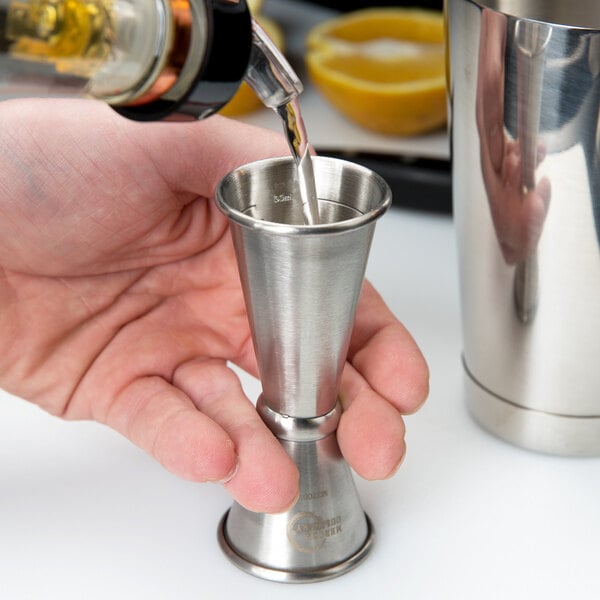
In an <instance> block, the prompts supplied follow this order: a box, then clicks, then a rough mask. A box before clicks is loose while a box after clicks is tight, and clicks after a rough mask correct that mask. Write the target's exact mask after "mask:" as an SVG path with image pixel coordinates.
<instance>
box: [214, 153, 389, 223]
mask: <svg viewBox="0 0 600 600" xmlns="http://www.w3.org/2000/svg"><path fill="white" fill-rule="evenodd" d="M312 161H313V168H314V171H315V180H316V183H317V186H318V180H319V177H318V174H317V170H318V169H321V168H330V169H335V170H336V171H338V170H341V171H343V170H344V169H345V170H346V171H347V172H353V173H355V174H356V175H362V176H363V181H365V182H366V183H369V184H370V185H372V186H373V189H374V192H373V195H374V196H375V195H378V196H380V200H379V201H377V202H374V203H373V205H372V206H371V207H369V210H368V211H365V212H362V213H361V214H359V215H357V216H354V217H350V218H348V219H343V220H340V221H333V222H329V223H317V224H292V223H281V222H277V221H267V220H264V219H259V218H257V217H254V216H252V215H250V214H247V213H246V212H244V211H241V210H238V209H237V208H234V207H233V206H231V205H230V204H229V203H228V202H227V200H226V199H225V198H224V193H223V189H224V188H225V187H226V186H227V185H228V183H229V182H231V181H232V180H233V179H234V178H235V177H237V176H239V175H240V174H243V173H244V172H249V171H250V170H254V171H259V170H261V169H267V168H269V169H274V168H276V167H277V166H278V165H282V164H289V165H292V166H294V159H293V158H292V157H291V156H290V157H287V156H278V157H274V158H264V159H261V160H257V161H253V162H250V163H246V164H244V165H241V166H239V167H237V168H235V169H233V170H232V171H230V172H229V173H227V174H226V175H225V176H224V177H223V178H222V179H221V180H220V181H219V183H218V184H217V187H216V192H215V200H216V203H217V206H218V207H219V209H220V210H221V212H222V213H223V214H225V215H226V216H227V217H228V218H229V219H231V220H232V221H234V222H236V223H238V224H240V225H243V226H245V227H248V228H250V229H255V230H261V231H267V232H270V233H276V234H282V235H314V234H317V235H323V234H332V233H341V232H346V231H349V230H352V229H358V228H360V227H363V226H364V225H366V224H367V223H370V222H371V221H375V220H377V219H378V218H379V217H380V216H381V215H382V214H383V213H385V212H386V211H387V209H388V208H389V207H390V205H391V203H392V191H391V189H390V187H389V185H388V184H387V182H386V181H385V179H384V178H383V177H381V175H379V174H377V173H375V171H372V170H371V169H369V168H368V167H365V166H363V165H360V164H358V163H355V162H352V161H350V160H345V159H342V158H333V157H330V156H313V157H312ZM332 174H333V171H332ZM366 183H363V185H366ZM375 190H378V192H376V191H375ZM317 195H319V189H318V188H317ZM319 202H329V203H332V204H334V203H335V204H341V205H348V203H345V202H340V201H339V200H336V199H331V198H326V197H323V198H321V197H320V195H319ZM248 208H252V206H249V207H248ZM352 208H354V209H355V210H357V211H358V209H357V208H356V207H352Z"/></svg>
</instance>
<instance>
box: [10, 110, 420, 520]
mask: <svg viewBox="0 0 600 600" xmlns="http://www.w3.org/2000/svg"><path fill="white" fill-rule="evenodd" d="M287 154H288V149H287V146H286V144H285V141H284V139H283V136H279V135H277V134H276V133H274V132H269V131H265V130H261V129H257V128H252V127H249V126H246V125H242V124H240V123H236V122H234V121H231V120H228V119H225V118H223V117H220V116H213V117H210V118H209V119H206V120H204V121H201V122H194V123H186V124H184V123H135V122H132V121H128V120H126V119H124V118H122V117H120V116H119V115H117V114H116V113H115V112H114V111H112V110H111V109H110V108H108V107H106V106H103V105H100V104H98V103H95V102H91V101H79V100H76V101H72V100H68V101H64V100H60V101H59V100H46V99H44V100H32V101H24V100H18V101H10V102H3V103H1V104H0V163H1V168H0V267H1V270H0V305H1V307H2V310H1V311H0V335H1V336H2V341H3V352H2V354H1V356H0V385H1V386H2V387H3V388H4V389H6V390H7V391H9V392H11V393H13V394H15V395H18V396H20V397H22V398H26V399H28V400H30V401H32V402H34V403H36V404H38V405H39V406H41V407H42V408H44V409H45V410H47V411H48V412H50V413H52V414H54V415H58V416H61V417H64V418H66V419H94V420H96V421H99V422H100V423H104V424H106V425H108V426H110V427H112V428H114V429H115V430H117V431H119V432H121V433H122V434H123V435H125V436H126V437H127V438H129V439H130V440H131V441H132V442H134V443H135V444H137V445H138V446H140V447H141V448H143V449H145V450H146V451H147V452H149V453H150V454H151V455H153V456H154V457H155V458H156V459H157V460H158V461H160V463H162V464H163V465H164V466H165V467H166V468H167V469H169V470H170V471H172V472H173V473H175V474H177V475H179V476H181V477H184V478H187V479H190V480H194V481H215V482H216V481H220V482H223V484H224V485H225V487H226V488H227V489H228V490H229V492H230V493H231V494H232V495H233V497H234V498H235V499H236V500H237V501H238V502H240V503H241V504H242V505H244V506H246V507H247V508H250V509H251V510H257V511H266V512H277V511H281V510H284V509H286V508H288V507H289V506H291V505H292V504H293V502H294V501H295V500H296V497H297V494H298V473H297V469H296V467H295V465H294V464H293V462H292V461H291V459H290V458H289V457H288V456H287V454H286V453H285V452H284V451H283V449H282V448H281V446H280V444H279V443H278V441H277V440H276V439H275V438H274V437H273V435H272V434H271V433H270V432H269V431H268V429H267V428H266V427H265V425H264V424H263V423H262V421H261V420H260V418H259V417H258V415H257V413H256V411H255V409H254V406H253V405H252V403H251V402H250V401H249V400H248V399H247V398H246V397H245V395H244V393H243V390H242V388H241V385H240V382H239V380H238V379H237V376H236V375H235V374H234V372H233V371H231V370H230V369H229V368H228V366H227V365H228V361H231V362H232V363H235V364H237V365H239V366H240V367H241V368H243V369H245V370H247V371H248V372H250V373H252V374H253V375H256V373H257V368H256V360H255V356H254V352H253V347H252V341H251V337H250V332H249V327H248V322H247V317H246V312H245V305H244V301H243V297H242V292H241V287H240V284H239V278H238V274H237V266H236V262H235V256H234V253H233V248H232V243H231V240H230V236H229V232H228V227H227V221H226V219H225V218H224V216H223V215H221V213H220V212H219V211H218V209H217V208H216V207H215V205H214V203H213V202H212V200H211V198H212V196H213V193H214V189H215V186H216V184H217V182H218V181H219V179H220V178H221V177H222V176H223V175H224V174H225V173H227V172H228V171H230V170H231V169H232V168H234V167H236V166H239V165H240V164H243V163H246V162H250V161H253V160H257V159H260V158H266V157H270V156H280V155H287ZM427 391H428V373H427V367H426V364H425V362H424V360H423V357H422V355H421V353H420V352H419V350H418V348H417V346H416V345H415V343H414V341H413V340H412V338H411V337H410V335H409V334H408V332H407V331H406V330H405V329H404V328H403V327H402V325H401V324H400V323H399V322H398V321H397V320H396V319H395V318H394V316H393V315H392V314H391V312H390V311H389V310H388V309H387V308H386V307H385V305H384V303H383V301H382V299H381V298H380V297H379V296H378V295H377V293H376V292H375V291H374V290H373V289H372V287H371V286H369V285H368V284H366V285H365V289H364V293H363V295H362V298H361V301H360V306H359V308H358V315H357V321H356V327H355V331H354V334H353V340H352V343H351V348H350V355H349V363H348V364H347V368H346V370H345V373H344V377H343V384H342V390H341V396H342V398H343V405H344V408H345V412H344V414H343V416H342V419H341V421H340V425H339V428H338V436H339V442H340V447H341V449H342V451H343V453H344V454H345V456H346V458H347V460H348V461H349V463H350V465H351V466H352V467H354V469H355V470H356V471H357V472H358V473H359V474H360V475H362V476H363V477H366V478H368V479H375V478H383V477H387V476H389V475H391V474H392V473H393V472H394V471H395V469H396V468H397V466H398V465H399V464H400V462H401V460H402V457H403V455H404V424H403V421H402V417H401V414H402V413H410V412H413V411H414V410H416V409H417V407H418V406H419V405H420V404H421V403H422V402H423V400H424V399H425V397H426V395H427Z"/></svg>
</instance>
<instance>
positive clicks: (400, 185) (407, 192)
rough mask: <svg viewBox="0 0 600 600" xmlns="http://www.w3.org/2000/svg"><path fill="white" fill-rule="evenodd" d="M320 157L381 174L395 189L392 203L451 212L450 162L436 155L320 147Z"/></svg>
mask: <svg viewBox="0 0 600 600" xmlns="http://www.w3.org/2000/svg"><path fill="white" fill-rule="evenodd" d="M317 153H318V154H319V155H321V156H332V157H334V158H342V159H345V160H350V161H352V162H355V163H358V164H360V165H363V166H365V167H367V168H369V169H371V170H372V171H375V173H377V174H379V175H381V177H383V178H384V179H385V180H386V182H387V183H388V185H389V186H390V188H391V190H392V205H393V206H397V207H402V208H409V209H414V210H420V211H425V212H431V213H437V214H443V215H451V214H452V174H451V168H450V161H449V160H444V159H435V158H412V157H406V156H398V157H395V156H384V155H381V154H369V153H365V152H340V151H337V150H327V149H324V148H318V149H317Z"/></svg>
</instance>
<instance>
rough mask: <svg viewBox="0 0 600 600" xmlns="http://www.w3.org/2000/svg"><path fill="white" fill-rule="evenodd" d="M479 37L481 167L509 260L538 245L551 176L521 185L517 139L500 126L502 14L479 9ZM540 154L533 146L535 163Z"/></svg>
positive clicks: (525, 255)
mask: <svg viewBox="0 0 600 600" xmlns="http://www.w3.org/2000/svg"><path fill="white" fill-rule="evenodd" d="M480 39H481V42H480V48H479V71H478V75H477V100H476V113H477V129H478V131H479V138H480V149H481V170H482V174H483V180H484V184H485V189H486V192H487V196H488V202H489V206H490V212H491V215H492V221H493V223H494V228H495V231H496V237H497V238H498V243H499V245H500V249H501V252H502V256H503V258H504V260H505V262H506V263H507V264H509V265H514V264H517V263H520V262H522V261H524V260H525V259H526V258H528V257H529V256H530V255H531V254H532V253H533V251H534V250H535V248H536V247H537V244H538V241H539V239H540V236H541V234H542V229H543V226H544V221H545V219H546V214H547V212H548V206H549V203H550V195H551V189H550V181H549V180H548V178H547V177H543V178H542V179H540V181H539V182H538V183H537V185H535V187H532V189H528V190H526V189H524V186H523V177H522V168H523V158H522V156H521V152H520V147H519V140H512V139H510V138H509V137H508V136H507V135H506V133H505V131H504V50H505V46H506V19H505V17H504V16H503V15H500V14H498V13H495V12H493V11H491V10H489V9H484V11H483V15H482V20H481V36H480ZM545 153H546V152H545V148H544V146H543V145H541V144H540V145H538V149H537V154H536V160H537V164H538V165H539V163H541V162H542V161H543V160H544V157H545Z"/></svg>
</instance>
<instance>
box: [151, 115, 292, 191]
mask: <svg viewBox="0 0 600 600" xmlns="http://www.w3.org/2000/svg"><path fill="white" fill-rule="evenodd" d="M140 133H142V132H140ZM143 133H144V136H145V138H146V139H145V140H144V143H145V148H146V150H147V151H148V152H149V153H150V155H151V156H153V157H154V162H155V163H156V164H157V165H158V166H159V168H160V170H161V174H162V175H163V177H165V179H166V180H167V181H169V182H171V185H172V186H173V188H174V189H180V190H187V191H191V192H194V193H195V194H197V195H201V196H206V197H212V196H213V195H214V190H215V187H216V185H217V183H218V182H219V181H220V179H221V178H222V177H223V176H224V175H226V174H227V173H228V172H229V171H231V170H232V169H234V168H236V167H239V166H240V165H243V164H246V163H249V162H254V161H256V160H261V159H263V158H271V157H274V156H289V149H288V147H287V143H286V141H285V138H284V136H283V135H281V133H278V132H275V131H271V130H268V129H264V128H259V127H255V126H252V125H247V124H244V123H241V122H239V121H235V120H233V119H228V118H226V117H222V116H220V115H213V116H211V117H210V118H209V119H204V120H202V121H198V122H194V123H154V124H153V130H152V132H148V131H145V132H143Z"/></svg>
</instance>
